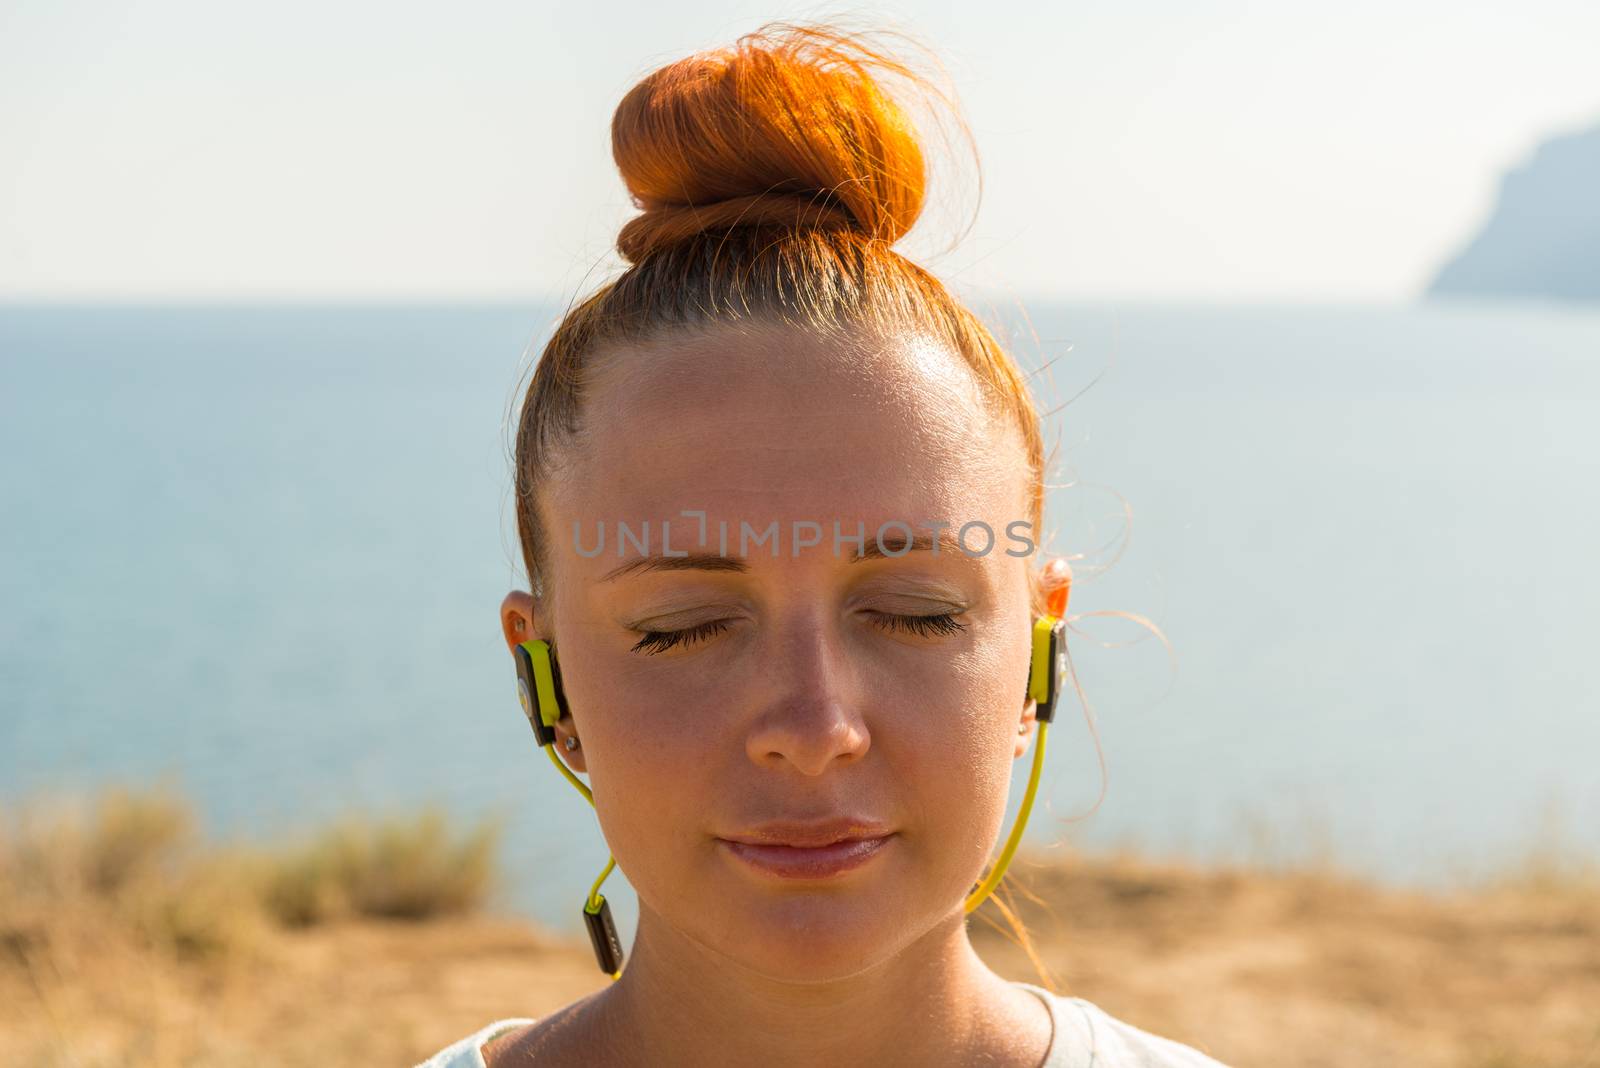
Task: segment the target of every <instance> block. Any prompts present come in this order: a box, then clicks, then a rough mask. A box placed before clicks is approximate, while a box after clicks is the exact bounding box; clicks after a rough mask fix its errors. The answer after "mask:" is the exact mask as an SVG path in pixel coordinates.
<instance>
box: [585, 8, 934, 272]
mask: <svg viewBox="0 0 1600 1068" xmlns="http://www.w3.org/2000/svg"><path fill="white" fill-rule="evenodd" d="M875 68H876V69H878V70H882V71H887V72H890V73H892V74H895V75H900V76H904V77H906V78H909V79H911V80H912V81H915V82H920V81H921V79H919V78H918V77H917V76H916V75H915V74H913V73H912V72H911V71H910V70H909V69H908V68H907V67H906V66H905V65H904V64H902V63H901V62H899V61H897V60H895V59H893V58H892V57H890V56H888V55H886V54H885V53H883V52H881V51H878V50H875V49H873V48H871V47H868V46H867V45H866V44H864V43H863V42H862V41H861V40H860V39H859V38H858V37H856V36H852V35H850V34H847V33H844V32H841V31H838V30H835V29H831V28H827V27H821V26H805V25H797V24H792V23H769V24H768V25H766V26H763V27H762V28H761V29H759V30H757V31H755V32H754V33H750V34H746V35H745V36H743V37H740V38H739V39H738V41H737V42H736V43H735V44H734V45H733V46H732V47H731V48H727V49H721V50H717V51H712V52H702V53H697V54H695V55H692V56H689V57H687V58H685V59H681V60H679V61H677V62H675V63H671V64H669V65H667V66H665V67H663V68H661V69H660V70H657V71H655V72H654V73H652V74H650V75H649V76H648V77H646V78H645V79H644V80H643V81H641V82H639V84H638V85H636V86H634V87H633V89H631V90H630V91H629V92H628V94H627V95H626V96H625V97H623V99H622V102H621V103H620V104H618V105H617V111H616V114H615V115H614V116H613V118H612V121H611V151H612V155H613V157H614V158H615V159H616V163H617V168H618V170H620V171H621V172H622V180H623V182H624V183H625V184H626V185H627V187H628V192H629V194H630V195H631V196H632V198H633V202H634V204H635V205H637V206H638V207H639V208H640V209H641V210H642V212H643V214H641V215H639V216H637V217H635V218H633V219H631V220H630V221H629V222H628V223H627V224H626V225H625V226H624V227H623V228H622V231H621V233H620V234H619V235H618V237H617V249H618V251H619V252H621V253H622V255H623V257H624V258H625V259H626V260H628V262H630V263H637V262H639V261H640V260H641V259H643V258H644V257H645V256H646V255H647V254H649V253H650V251H651V250H653V249H656V248H659V247H661V246H663V245H666V244H669V243H672V242H675V241H680V240H683V239H686V238H689V237H692V236H694V235H695V234H698V233H701V232H703V231H707V230H713V229H724V228H730V227H734V226H753V225H760V224H779V225H785V226H791V227H816V228H846V229H852V230H855V231H858V232H860V233H863V234H866V235H869V236H871V237H873V238H877V239H880V240H883V241H886V242H888V243H890V244H892V243H894V242H895V241H897V240H899V239H900V237H901V236H902V235H904V234H905V233H906V231H908V230H910V229H911V226H912V224H913V223H915V222H916V220H917V216H918V215H919V214H921V212H922V204H923V192H924V188H925V184H926V173H925V166H924V160H923V154H922V148H921V146H920V145H919V144H918V139H917V131H916V127H915V126H914V124H913V123H912V122H911V121H910V118H909V117H908V116H907V114H906V113H905V112H904V111H903V110H902V109H901V107H900V106H899V105H898V104H897V103H896V102H895V101H894V100H893V99H891V97H890V96H889V95H888V94H887V93H886V92H885V91H884V89H883V88H882V87H881V86H880V85H879V83H878V80H877V79H876V78H875V77H874V69H875Z"/></svg>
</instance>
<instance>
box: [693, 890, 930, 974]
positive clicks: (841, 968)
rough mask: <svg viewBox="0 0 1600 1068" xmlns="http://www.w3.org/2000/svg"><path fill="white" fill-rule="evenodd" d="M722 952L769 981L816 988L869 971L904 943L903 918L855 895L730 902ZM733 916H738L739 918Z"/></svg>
mask: <svg viewBox="0 0 1600 1068" xmlns="http://www.w3.org/2000/svg"><path fill="white" fill-rule="evenodd" d="M727 909H728V913H727V914H726V918H727V921H728V922H727V923H726V926H724V928H723V935H724V937H725V938H727V939H728V941H727V942H725V943H724V945H723V946H722V951H723V952H724V953H725V954H727V955H728V956H730V957H732V958H733V959H735V960H737V961H738V962H739V963H740V964H743V965H744V966H745V967H747V968H749V969H751V970H752V971H754V972H757V973H759V974H761V975H763V976H765V977H767V978H769V979H776V980H781V981H787V982H795V983H818V982H826V981H828V980H833V979H844V978H848V977H849V976H852V975H855V974H857V973H859V972H862V971H865V970H867V969H868V968H871V967H872V966H873V965H875V964H878V963H880V962H882V961H884V960H886V959H887V958H888V957H890V956H892V955H893V954H894V952H895V951H896V950H897V949H898V948H899V947H900V946H901V945H902V944H903V942H904V937H903V936H904V934H905V932H904V930H903V928H902V925H903V919H899V920H897V919H896V917H902V918H903V917H904V915H905V913H904V912H900V911H896V910H893V909H887V908H884V907H883V905H882V904H881V903H880V902H875V901H871V900H864V899H863V898H862V897H861V896H858V895H851V894H832V893H811V894H784V895H774V896H768V897H766V898H765V899H755V900H752V899H751V897H750V896H748V895H740V896H739V897H738V898H735V899H729V900H728V901H727ZM735 910H738V911H737V912H735Z"/></svg>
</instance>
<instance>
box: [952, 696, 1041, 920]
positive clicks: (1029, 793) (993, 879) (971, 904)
mask: <svg viewBox="0 0 1600 1068" xmlns="http://www.w3.org/2000/svg"><path fill="white" fill-rule="evenodd" d="M1049 730H1050V724H1048V723H1044V722H1041V723H1039V740H1038V741H1037V742H1036V743H1035V744H1034V748H1033V770H1032V771H1030V772H1029V773H1028V789H1027V790H1026V791H1025V792H1024V793H1023V795H1022V807H1021V808H1020V809H1018V811H1017V822H1016V825H1015V826H1013V827H1012V828H1011V837H1010V838H1009V839H1007V840H1006V847H1005V849H1003V850H1001V852H1000V859H999V860H998V861H996V862H995V865H994V867H993V868H992V869H990V871H989V877H988V878H986V879H984V880H983V882H982V883H981V884H980V885H979V886H978V888H977V889H976V890H974V891H973V892H972V893H971V894H969V895H968V896H967V903H966V911H967V912H971V911H972V910H974V909H976V908H977V907H978V906H979V905H981V904H983V901H984V899H985V898H987V897H988V896H989V895H990V894H992V893H994V888H995V887H997V886H999V885H1000V880H1001V878H1002V877H1003V876H1004V875H1005V873H1006V866H1007V865H1009V864H1010V863H1011V856H1012V854H1013V853H1015V852H1016V851H1017V845H1018V844H1019V843H1020V842H1021V841H1022V828H1023V827H1025V826H1026V825H1027V823H1028V813H1029V812H1031V811H1032V810H1033V795H1034V794H1035V793H1037V792H1038V790H1039V771H1040V769H1041V768H1043V767H1044V737H1045V734H1046V733H1048V732H1049Z"/></svg>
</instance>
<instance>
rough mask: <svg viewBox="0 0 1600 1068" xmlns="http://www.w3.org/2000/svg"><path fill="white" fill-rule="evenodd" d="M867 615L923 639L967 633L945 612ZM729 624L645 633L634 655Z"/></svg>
mask: <svg viewBox="0 0 1600 1068" xmlns="http://www.w3.org/2000/svg"><path fill="white" fill-rule="evenodd" d="M867 615H868V617H869V618H870V619H871V620H872V625H873V626H875V627H878V628H879V629H881V630H886V631H900V632H903V633H907V634H916V635H918V636H920V637H923V638H935V637H940V638H942V637H946V636H948V635H951V634H960V633H961V632H962V631H964V630H966V629H967V625H966V624H965V623H962V622H961V621H960V620H958V619H956V616H955V613H954V612H941V613H939V614H937V615H931V616H907V615H898V614H895V613H893V612H869V613H867ZM728 622H729V621H728V620H726V619H713V620H710V621H709V622H706V623H697V624H696V625H694V626H692V627H685V628H684V629H683V630H647V631H644V632H643V634H644V637H642V638H640V639H639V641H638V642H636V643H635V644H634V646H633V648H632V649H631V650H630V651H631V652H635V653H644V654H645V655H646V656H654V655H655V654H657V653H662V652H666V651H667V650H668V649H671V648H674V647H675V646H680V645H681V646H685V647H687V646H690V645H693V644H694V643H695V642H699V641H706V640H707V639H710V638H714V637H716V636H717V635H718V634H721V633H722V632H723V631H725V630H727V629H728Z"/></svg>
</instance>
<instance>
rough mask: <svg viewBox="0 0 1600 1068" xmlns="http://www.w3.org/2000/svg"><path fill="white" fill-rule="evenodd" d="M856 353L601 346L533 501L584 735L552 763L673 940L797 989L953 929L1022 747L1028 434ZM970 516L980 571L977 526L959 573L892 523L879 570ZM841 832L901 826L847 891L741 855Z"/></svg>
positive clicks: (904, 367) (774, 333)
mask: <svg viewBox="0 0 1600 1068" xmlns="http://www.w3.org/2000/svg"><path fill="white" fill-rule="evenodd" d="M852 348H853V350H852V351H846V350H845V349H843V348H842V347H841V346H840V345H839V343H837V342H830V341H824V340H822V339H820V338H817V337H814V336H812V335H810V334H806V333H801V332H797V331H793V330H781V329H779V328H776V327H764V328H760V329H752V328H749V327H747V328H746V331H745V332H744V333H743V334H740V333H736V332H734V331H732V330H728V329H722V330H720V331H718V332H715V333H708V334H705V335H701V336H697V337H695V338H693V339H692V340H676V341H672V342H670V343H654V344H651V345H648V346H643V347H634V348H627V349H617V350H613V351H609V352H607V353H605V354H603V357H602V358H601V359H599V360H597V361H596V374H595V377H594V378H593V379H592V382H593V388H592V390H591V391H590V392H589V393H588V394H587V395H586V398H585V409H584V429H583V431H582V433H581V435H580V437H579V439H578V440H577V441H576V442H575V443H574V444H573V445H572V446H571V447H569V448H568V449H567V450H566V452H565V454H564V456H565V460H564V461H563V466H562V467H561V469H560V471H559V473H558V474H556V475H555V477H553V478H551V479H550V480H549V481H548V482H547V483H546V489H545V491H544V496H543V498H542V501H541V505H542V512H543V516H544V520H545V527H546V533H547V537H548V538H549V541H550V547H551V552H550V560H551V565H552V575H551V578H550V582H551V593H552V595H553V596H552V600H553V602H554V603H553V606H552V611H553V617H554V618H553V619H551V618H539V617H538V616H537V615H536V616H535V620H534V624H533V626H534V629H535V632H536V633H537V634H540V635H543V636H553V637H554V640H555V644H556V649H557V653H558V656H559V659H560V663H561V670H562V678H563V684H564V687H565V691H566V695H567V699H568V705H569V708H570V710H571V714H572V720H573V722H572V729H573V731H574V733H576V734H577V735H578V737H579V738H580V739H581V742H582V747H581V748H580V749H579V750H578V751H577V752H576V753H567V752H566V751H565V749H564V748H558V752H560V753H561V755H562V756H563V757H566V758H568V759H569V762H570V763H572V764H573V765H574V766H575V767H577V768H578V769H579V770H583V771H587V772H588V774H589V777H590V783H591V786H592V788H593V791H594V803H595V809H596V813H597V815H598V818H599V822H600V826H601V829H602V831H603V833H604V835H605V839H606V842H607V843H608V845H609V846H610V848H611V851H612V853H613V854H614V855H615V856H616V858H617V862H618V865H619V866H620V867H621V869H622V870H623V872H624V873H625V874H626V876H627V878H628V881H629V883H631V884H632V886H633V887H634V889H635V890H636V891H637V893H638V894H639V897H640V901H641V905H642V907H643V908H645V909H648V910H649V911H650V912H653V913H655V914H656V915H658V916H659V917H661V918H662V919H664V920H665V921H666V922H667V923H669V924H670V925H671V926H672V927H673V928H674V929H675V932H676V933H677V935H680V936H682V937H685V938H688V939H690V940H692V941H693V942H695V943H698V944H699V945H700V946H702V947H705V948H708V949H710V950H712V951H714V952H715V953H717V954H721V955H723V956H724V957H727V958H732V959H734V960H736V961H737V962H739V963H740V964H742V965H744V966H746V967H749V968H751V969H754V970H755V971H757V972H759V973H761V974H765V975H769V976H773V977H781V978H786V979H796V980H821V979H827V978H833V977H842V976H846V975H850V974H853V973H855V972H857V971H860V970H862V969H863V968H866V967H868V966H870V965H872V964H874V963H876V962H878V961H881V960H883V959H885V958H887V957H889V956H891V955H892V954H894V953H895V952H897V951H898V950H900V949H902V948H903V947H904V946H905V945H907V944H909V943H910V942H912V941H913V940H915V939H916V938H918V937H920V936H921V935H923V934H925V933H927V932H928V931H929V930H930V929H931V928H933V927H934V926H935V925H937V924H939V923H941V921H948V920H949V919H950V917H951V916H952V914H953V913H955V912H957V911H958V910H959V909H960V908H961V904H962V901H963V899H964V897H965V896H966V894H967V892H968V891H969V890H970V888H971V886H972V884H973V883H974V882H975V881H976V879H977V878H978V876H979V875H980V873H981V872H982V869H983V867H984V863H985V860H986V859H987V857H988V855H989V853H990V850H991V848H992V846H993V844H994V842H995V840H996V838H997V836H998V834H999V831H1000V825H1001V822H1002V819H1003V816H1004V808H1005V798H1006V785H1007V782H1008V781H1009V776H1010V772H1011V767H1012V762H1013V761H1014V760H1015V759H1016V757H1018V756H1020V755H1021V754H1022V753H1023V752H1024V751H1025V749H1026V745H1027V743H1028V742H1029V741H1030V740H1031V727H1032V712H1033V709H1032V705H1031V704H1029V703H1028V702H1027V701H1026V699H1025V691H1026V682H1027V671H1028V666H1029V650H1030V645H1029V627H1030V622H1031V616H1030V608H1029V582H1030V571H1031V565H1032V564H1033V563H1034V561H1033V560H1032V558H1031V556H1023V555H1021V554H1022V553H1023V552H1025V551H1026V550H1027V549H1029V548H1030V547H1031V546H1030V544H1027V543H1024V541H1023V540H1020V539H1028V541H1029V542H1031V540H1032V539H1034V538H1035V537H1036V535H1035V534H1034V533H1033V532H1032V531H1031V530H1029V529H1027V528H1026V527H1025V526H1022V525H1018V526H1013V527H1012V528H1011V534H1012V535H1016V536H1008V530H1007V527H1008V524H1025V523H1026V521H1027V519H1028V511H1027V491H1028V482H1027V478H1028V475H1027V464H1026V458H1025V455H1024V452H1023V446H1022V442H1021V438H1020V434H1018V433H1017V432H1016V431H1015V430H1013V429H1012V428H1010V427H1008V426H1006V425H1004V424H1001V423H998V422H995V421H992V419H991V417H990V416H989V415H988V414H987V413H986V411H985V409H984V407H983V405H982V404H981V403H980V399H979V398H980V393H979V387H978V386H977V384H976V382H975V381H974V380H973V377H972V375H971V372H970V371H969V370H968V369H967V368H966V366H965V365H964V363H962V362H961V360H960V359H959V357H957V356H955V355H953V354H951V353H950V352H948V351H946V350H945V349H943V348H942V347H938V346H936V345H934V344H933V343H931V342H926V341H923V340H921V339H916V338H904V339H897V340H887V341H871V342H864V341H863V342H855V343H853V347H852ZM685 512H689V513H695V514H690V515H685V514H684V513H685ZM700 512H703V513H704V526H703V528H702V523H701V520H700V518H699V516H698V513H700ZM663 521H667V522H668V523H669V527H668V541H667V544H665V545H663V541H662V535H663ZM835 521H837V523H838V529H839V531H840V534H841V538H840V540H839V541H838V542H837V543H836V542H835V539H834V529H835V528H834V523H835ZM973 521H978V522H981V523H984V524H987V527H988V529H989V530H991V531H993V532H994V541H993V545H992V547H991V548H990V549H989V550H988V551H987V552H986V553H985V552H982V550H983V549H984V546H985V544H986V541H987V538H986V536H985V534H984V532H983V529H982V528H981V527H977V526H973V527H970V528H968V530H967V533H966V537H965V544H966V546H967V547H968V549H969V550H970V555H969V553H968V552H963V551H961V550H960V549H959V548H955V547H954V546H953V545H952V544H949V543H947V544H943V545H939V546H938V547H937V551H935V550H934V547H933V546H932V545H930V546H929V547H926V548H913V549H911V550H910V551H906V552H904V553H903V554H901V550H902V549H903V547H904V545H903V542H904V539H905V538H906V536H907V531H906V528H905V527H902V526H896V525H890V526H888V527H887V528H884V530H883V541H884V547H885V548H886V549H887V550H889V552H890V553H891V554H894V555H879V554H877V552H876V544H875V543H876V533H877V532H878V531H879V529H880V527H882V526H883V525H884V524H894V523H896V522H899V523H905V524H910V525H911V533H913V534H915V535H917V536H918V537H920V538H923V539H927V540H930V541H931V540H932V537H933V534H934V530H933V528H934V526H935V524H936V523H944V524H947V525H948V526H947V528H946V529H945V531H944V537H945V538H946V539H948V538H953V537H954V536H955V535H956V534H957V531H958V529H959V528H960V527H962V525H963V524H967V523H969V522H973ZM773 523H776V532H775V536H769V537H767V538H766V540H765V541H758V540H757V539H759V538H761V537H762V536H763V535H766V534H770V533H772V531H771V525H772V524H773ZM858 523H859V524H861V527H862V528H864V531H865V534H866V537H865V550H866V551H865V553H863V552H861V548H862V547H861V546H860V545H858V543H857V542H856V541H855V540H854V537H855V535H856V534H857V533H858ZM647 524H648V532H649V535H648V536H649V541H648V546H647V547H642V546H641V544H640V542H641V541H642V540H643V538H644V532H645V531H646V529H647V527H646V525H647ZM723 524H726V527H725V528H724V526H723ZM796 524H798V526H796ZM621 526H625V527H626V528H627V530H628V532H629V535H630V536H629V538H628V539H627V540H626V541H625V542H621V543H620V544H619V541H620V539H619V533H620V527H621ZM575 528H576V530H575ZM702 529H704V531H705V535H704V541H703V542H702V541H701V531H702ZM723 529H726V531H727V535H726V546H725V549H724V545H723V542H722V537H723V536H722V533H721V532H722V530H723ZM741 535H742V536H743V539H744V540H743V544H741ZM602 537H603V539H604V541H603V547H602V548H601V549H600V551H599V552H598V553H596V552H595V549H596V545H597V542H598V541H599V539H600V538H602ZM846 539H849V540H846ZM619 549H620V552H619ZM774 552H776V555H774ZM683 554H687V555H683ZM858 556H862V557H864V558H861V559H858V558H857V557H858ZM697 557H700V559H696V558H697ZM704 557H710V558H711V559H705V558H704ZM647 558H648V559H647ZM652 561H653V563H652ZM630 565H632V566H630ZM908 617H909V618H908ZM917 617H930V618H922V619H919V618H917ZM1023 725H1026V726H1027V727H1028V730H1029V733H1027V734H1022V735H1019V733H1018V731H1019V726H1023ZM841 817H843V818H851V819H860V820H865V821H869V822H870V823H871V824H874V825H876V827H877V830H878V831H879V832H882V833H887V834H888V837H887V839H886V840H885V841H883V842H882V843H881V844H880V845H879V846H878V847H877V848H875V849H873V850H871V851H870V857H869V859H867V860H866V861H865V862H864V863H860V864H859V865H858V866H856V867H854V868H851V869H849V870H844V871H833V872H831V873H823V874H816V873H814V872H813V873H811V874H802V875H798V876H797V875H796V874H794V873H793V872H792V871H791V872H790V873H789V874H787V875H786V874H782V873H780V872H778V871H775V870H772V868H771V867H770V866H767V865H763V864H762V863H761V862H760V861H759V860H758V861H757V862H754V863H752V862H751V861H749V860H747V859H745V857H746V855H749V854H748V851H741V850H740V848H739V847H737V846H734V845H731V844H730V843H731V842H733V841H735V840H738V839H741V838H745V839H748V838H755V837H759V836H760V835H761V834H762V832H763V829H764V828H768V829H770V827H771V825H773V824H775V823H779V822H784V821H792V822H800V823H814V822H821V821H825V820H830V819H836V818H841ZM779 836H780V837H782V836H783V835H782V834H781V833H780V835H779ZM757 852H760V853H762V854H763V855H765V856H768V857H774V858H777V859H776V860H773V861H771V863H774V864H780V865H781V863H782V860H783V858H784V857H788V858H790V859H792V858H796V857H800V858H803V857H806V856H811V855H813V854H802V853H799V852H790V851H787V850H784V849H782V847H778V849H776V850H773V849H767V850H759V851H757ZM780 854H781V856H780Z"/></svg>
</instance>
